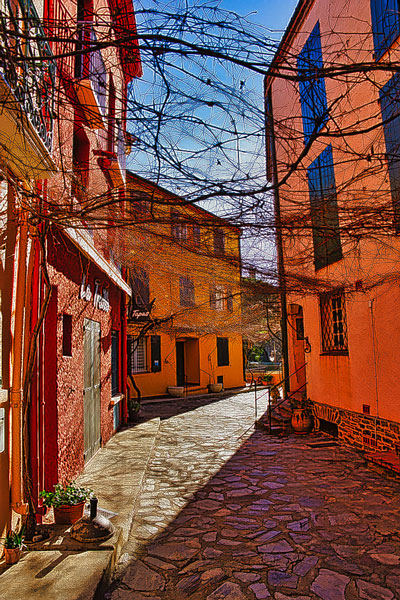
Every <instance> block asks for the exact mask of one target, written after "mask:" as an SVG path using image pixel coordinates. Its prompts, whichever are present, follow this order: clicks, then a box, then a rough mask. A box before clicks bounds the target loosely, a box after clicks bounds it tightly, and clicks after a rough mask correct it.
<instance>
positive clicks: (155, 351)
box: [151, 335, 161, 373]
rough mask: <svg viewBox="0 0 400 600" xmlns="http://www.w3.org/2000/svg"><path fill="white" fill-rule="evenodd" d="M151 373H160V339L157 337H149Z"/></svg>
mask: <svg viewBox="0 0 400 600" xmlns="http://www.w3.org/2000/svg"><path fill="white" fill-rule="evenodd" d="M151 371H152V372H153V373H157V372H158V371H161V337H160V336H159V335H152V336H151Z"/></svg>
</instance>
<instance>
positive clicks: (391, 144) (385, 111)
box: [380, 74, 400, 233]
mask: <svg viewBox="0 0 400 600" xmlns="http://www.w3.org/2000/svg"><path fill="white" fill-rule="evenodd" d="M399 86H400V75H399V74H396V75H395V76H394V77H392V79H390V80H389V81H388V82H387V84H386V85H385V86H384V87H383V88H382V89H381V91H380V104H381V111H382V121H383V131H384V135H385V144H386V158H387V163H388V169H389V181H390V189H391V193H392V204H393V212H394V215H393V222H394V228H395V230H396V231H397V232H398V233H399V232H400V153H399V152H400V87H399Z"/></svg>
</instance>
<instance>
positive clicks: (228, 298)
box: [226, 290, 233, 312]
mask: <svg viewBox="0 0 400 600" xmlns="http://www.w3.org/2000/svg"><path fill="white" fill-rule="evenodd" d="M226 308H227V309H228V310H229V312H232V311H233V295H232V290H227V291H226Z"/></svg>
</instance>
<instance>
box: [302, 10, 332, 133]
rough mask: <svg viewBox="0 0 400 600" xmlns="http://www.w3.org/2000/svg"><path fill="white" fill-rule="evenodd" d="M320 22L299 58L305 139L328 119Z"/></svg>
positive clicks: (319, 128) (318, 129)
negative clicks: (322, 70) (321, 73)
mask: <svg viewBox="0 0 400 600" xmlns="http://www.w3.org/2000/svg"><path fill="white" fill-rule="evenodd" d="M323 66H324V63H323V61H322V48H321V34H320V30H319V22H318V23H317V24H316V25H315V27H314V29H313V30H312V32H311V34H310V36H309V38H308V40H307V41H306V43H305V44H304V47H303V49H302V51H301V52H300V54H299V57H298V59H297V69H298V76H299V77H300V78H302V79H301V80H300V81H299V91H300V102H301V113H302V117H303V130H304V141H305V143H307V142H308V141H309V139H310V137H311V135H312V134H313V133H315V132H318V131H320V130H321V128H322V127H323V126H324V125H325V123H326V122H327V120H328V105H327V100H326V89H325V80H324V78H323V77H322V76H321V75H320V74H319V72H320V71H321V69H323Z"/></svg>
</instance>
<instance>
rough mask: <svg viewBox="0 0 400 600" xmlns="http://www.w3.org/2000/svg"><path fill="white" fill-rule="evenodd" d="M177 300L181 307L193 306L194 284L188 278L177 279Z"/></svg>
mask: <svg viewBox="0 0 400 600" xmlns="http://www.w3.org/2000/svg"><path fill="white" fill-rule="evenodd" d="M179 299H180V305H181V306H194V283H193V280H192V279H190V277H180V278H179Z"/></svg>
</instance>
